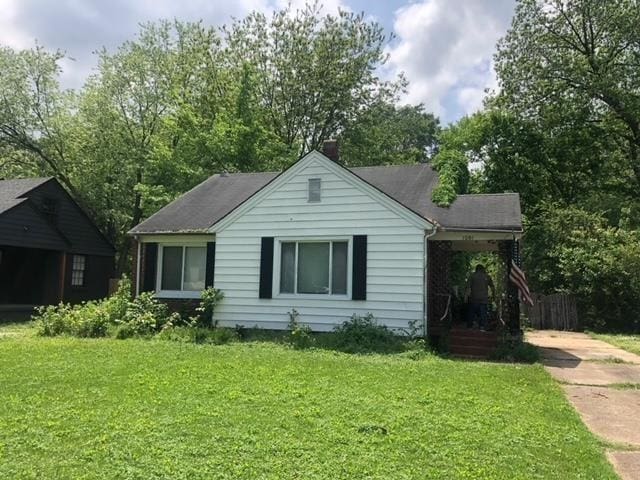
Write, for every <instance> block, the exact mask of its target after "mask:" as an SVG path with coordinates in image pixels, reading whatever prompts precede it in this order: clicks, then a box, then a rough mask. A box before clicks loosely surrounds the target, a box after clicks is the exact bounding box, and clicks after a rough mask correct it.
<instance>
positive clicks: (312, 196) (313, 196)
mask: <svg viewBox="0 0 640 480" xmlns="http://www.w3.org/2000/svg"><path fill="white" fill-rule="evenodd" d="M308 201H309V202H319V201H320V179H319V178H310V179H309V198H308Z"/></svg>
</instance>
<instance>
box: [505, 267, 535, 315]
mask: <svg viewBox="0 0 640 480" xmlns="http://www.w3.org/2000/svg"><path fill="white" fill-rule="evenodd" d="M509 280H511V281H512V282H513V283H514V285H515V286H516V287H517V288H518V297H519V299H520V301H521V302H522V303H526V304H528V305H533V298H531V293H530V291H529V285H527V277H526V276H525V274H524V272H523V271H522V270H520V268H519V267H518V265H517V264H516V262H515V260H511V268H510V269H509Z"/></svg>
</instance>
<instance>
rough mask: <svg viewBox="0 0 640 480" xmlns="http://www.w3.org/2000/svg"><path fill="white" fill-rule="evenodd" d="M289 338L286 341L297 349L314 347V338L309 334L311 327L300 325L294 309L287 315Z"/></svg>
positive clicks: (297, 314)
mask: <svg viewBox="0 0 640 480" xmlns="http://www.w3.org/2000/svg"><path fill="white" fill-rule="evenodd" d="M288 315H289V325H288V328H289V336H288V338H287V341H288V342H289V343H290V344H291V345H292V346H293V348H297V349H300V350H301V349H305V348H310V347H312V346H314V344H315V338H314V337H313V333H312V332H311V327H310V326H309V325H305V324H302V323H300V321H299V320H298V317H299V316H300V314H299V313H298V311H297V310H296V309H295V308H294V309H292V310H291V311H290V312H289V313H288Z"/></svg>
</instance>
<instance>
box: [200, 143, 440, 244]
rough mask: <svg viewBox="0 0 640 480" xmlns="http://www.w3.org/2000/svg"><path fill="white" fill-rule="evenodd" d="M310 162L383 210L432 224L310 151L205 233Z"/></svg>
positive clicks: (227, 222) (219, 229) (224, 225)
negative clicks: (382, 207) (362, 194)
mask: <svg viewBox="0 0 640 480" xmlns="http://www.w3.org/2000/svg"><path fill="white" fill-rule="evenodd" d="M314 163H319V164H320V165H321V166H322V167H324V168H326V169H327V170H329V172H331V173H333V174H334V175H336V176H337V177H338V178H340V179H342V180H344V181H345V182H347V183H349V184H350V185H351V186H352V187H354V188H356V189H357V190H359V191H360V192H361V193H364V194H366V195H368V196H370V197H371V198H372V199H373V200H375V201H377V202H378V203H379V204H381V205H383V206H385V207H386V208H387V209H389V210H391V211H392V212H394V213H395V214H396V215H398V216H400V217H402V218H403V219H405V220H406V221H407V222H409V223H410V224H411V225H413V226H415V227H418V228H421V229H431V228H432V226H433V225H432V223H431V222H429V221H428V220H426V219H424V218H422V217H421V216H420V215H418V214H417V213H414V212H413V211H411V210H409V209H408V208H407V207H405V206H404V205H402V204H401V203H400V202H398V201H396V200H394V199H393V198H391V197H389V196H388V195H386V194H385V193H383V192H381V191H380V190H378V189H377V188H375V187H373V186H371V185H369V184H368V183H367V182H365V181H364V180H362V179H361V178H360V177H358V176H357V175H356V174H355V173H352V172H351V171H349V170H348V169H346V168H344V167H342V166H340V165H337V164H336V163H335V162H334V161H333V160H330V159H328V158H327V157H325V156H324V155H322V154H321V153H319V152H317V151H315V150H314V151H312V152H310V153H308V154H307V155H306V156H305V157H303V158H302V159H300V160H298V162H296V163H294V164H293V165H292V166H291V167H289V168H288V169H287V170H285V171H284V172H282V173H281V174H280V175H278V176H277V177H276V178H274V179H273V180H272V181H271V182H270V183H268V184H267V185H265V186H264V187H263V188H262V189H261V190H258V192H256V193H255V194H254V195H253V196H252V197H250V198H249V199H247V200H245V201H244V202H243V203H242V204H240V205H238V206H237V207H236V208H235V209H233V210H232V211H231V212H230V213H229V214H228V215H227V216H225V217H224V218H222V219H221V220H219V221H218V222H217V223H215V224H213V225H212V226H211V228H210V229H209V232H210V233H220V232H222V231H224V230H225V229H226V228H227V227H228V226H229V225H231V224H232V223H233V222H235V220H237V219H238V218H239V217H241V216H242V215H243V214H244V213H246V212H248V211H249V210H251V209H252V208H253V207H255V206H256V205H258V204H259V203H260V202H261V201H262V200H264V199H265V198H266V197H267V196H269V195H270V194H271V193H272V192H273V191H275V190H277V189H279V188H280V187H282V186H283V185H285V184H286V183H287V182H288V181H289V180H291V179H292V178H293V177H295V176H296V175H298V174H299V173H300V172H302V171H303V170H304V169H305V168H307V167H309V166H311V165H312V164H314ZM311 203H312V204H317V205H321V204H322V201H320V202H311Z"/></svg>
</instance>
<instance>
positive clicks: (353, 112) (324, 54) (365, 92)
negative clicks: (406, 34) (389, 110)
mask: <svg viewBox="0 0 640 480" xmlns="http://www.w3.org/2000/svg"><path fill="white" fill-rule="evenodd" d="M224 32H225V38H226V50H227V57H226V58H227V62H228V65H229V66H230V67H231V68H232V69H233V70H235V71H236V72H238V75H241V74H242V69H243V66H244V64H246V63H249V64H250V65H251V67H252V69H253V70H254V72H255V75H256V88H257V92H258V96H259V98H260V102H261V105H262V106H263V107H264V108H265V110H266V111H267V113H268V117H267V120H268V121H269V124H270V128H271V129H273V131H275V132H276V134H277V135H278V136H279V138H280V139H281V141H282V142H283V143H284V144H285V145H286V146H287V147H288V148H290V149H292V150H295V151H296V152H297V154H298V156H302V155H303V154H305V153H306V152H308V151H310V150H311V149H314V148H316V149H317V148H319V147H320V146H321V145H322V142H323V140H325V139H327V138H329V137H333V136H336V135H337V134H338V133H339V132H340V131H341V130H342V129H344V128H345V126H346V125H347V124H348V123H349V122H350V121H352V120H353V119H354V118H355V117H356V116H357V115H358V113H359V112H360V111H361V110H362V109H363V108H365V107H366V106H368V105H370V104H371V103H372V102H373V101H374V100H378V99H379V98H380V97H383V98H391V97H392V96H393V95H394V94H395V93H397V91H398V89H399V88H402V86H403V85H404V83H403V81H402V80H399V81H398V82H384V81H381V80H380V79H379V78H378V77H377V74H376V69H377V68H378V67H380V66H381V65H383V64H384V63H385V62H386V60H387V56H386V54H385V52H384V47H385V44H386V41H387V40H388V39H387V37H386V36H385V34H384V30H383V28H382V26H380V25H379V24H377V23H375V22H369V21H367V20H366V19H365V16H364V14H354V13H351V12H345V11H340V12H339V13H338V14H337V15H336V16H334V15H325V16H322V15H321V14H320V5H319V4H318V3H317V2H316V3H315V4H309V5H307V6H305V7H304V8H303V9H302V10H297V11H295V12H294V11H292V7H291V6H289V7H287V8H285V9H282V10H279V11H277V12H275V13H274V14H273V16H272V17H271V18H270V19H268V18H267V17H266V16H265V15H264V14H261V13H252V14H250V15H248V16H247V17H246V18H244V19H243V20H240V21H236V22H234V23H233V24H232V25H231V26H230V27H228V28H225V29H224Z"/></svg>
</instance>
